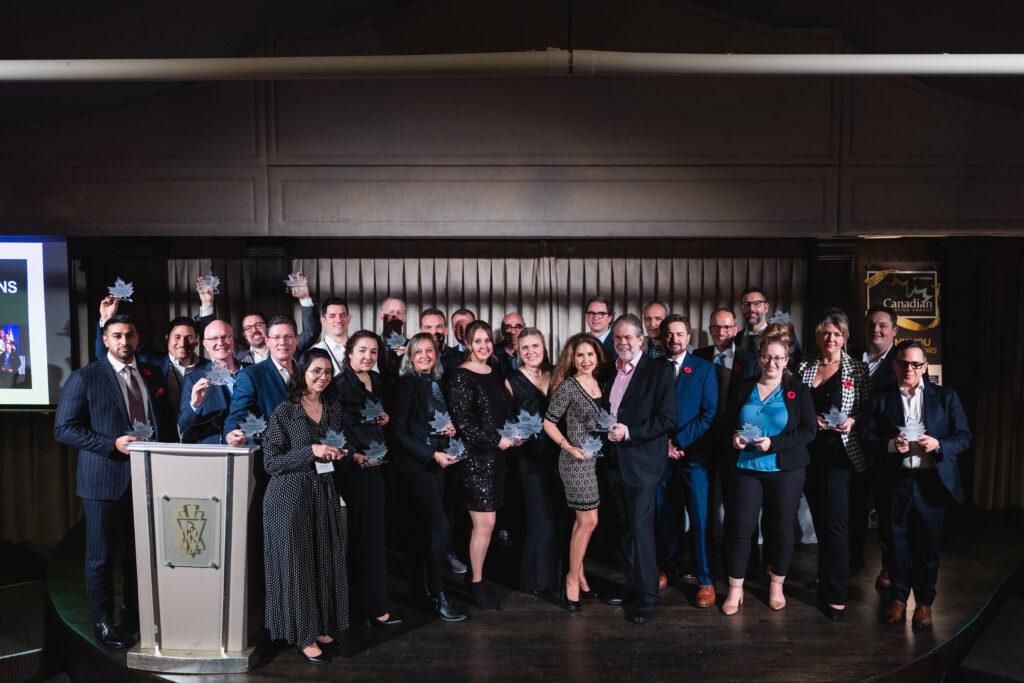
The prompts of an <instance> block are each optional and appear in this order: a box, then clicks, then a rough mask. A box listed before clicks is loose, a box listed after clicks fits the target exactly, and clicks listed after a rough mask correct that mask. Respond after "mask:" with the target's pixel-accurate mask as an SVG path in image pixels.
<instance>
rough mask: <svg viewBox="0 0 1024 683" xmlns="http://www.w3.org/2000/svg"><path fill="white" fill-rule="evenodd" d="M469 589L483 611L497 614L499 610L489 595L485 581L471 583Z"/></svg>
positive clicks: (474, 600)
mask: <svg viewBox="0 0 1024 683" xmlns="http://www.w3.org/2000/svg"><path fill="white" fill-rule="evenodd" d="M469 588H470V590H471V591H472V592H473V602H474V603H476V606H477V607H479V608H480V609H482V610H487V611H488V612H495V611H497V609H498V605H497V603H495V602H494V599H493V598H492V597H491V596H490V595H488V594H487V586H485V585H484V582H483V581H470V583H469Z"/></svg>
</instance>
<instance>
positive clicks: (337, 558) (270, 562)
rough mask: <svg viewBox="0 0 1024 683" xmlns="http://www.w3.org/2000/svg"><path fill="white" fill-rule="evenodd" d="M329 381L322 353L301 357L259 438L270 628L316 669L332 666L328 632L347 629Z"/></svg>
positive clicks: (336, 415)
mask: <svg viewBox="0 0 1024 683" xmlns="http://www.w3.org/2000/svg"><path fill="white" fill-rule="evenodd" d="M333 375H334V369H333V366H332V365H331V357H330V356H329V355H328V354H327V352H326V351H324V350H323V349H310V350H309V351H307V352H306V353H305V354H303V356H302V358H301V359H300V360H299V362H298V363H297V364H296V367H295V372H294V373H293V374H292V377H291V380H290V381H289V382H288V392H287V394H286V395H285V399H284V401H282V402H281V404H280V405H279V406H278V407H277V409H276V410H275V411H274V413H273V414H272V415H271V416H270V420H269V421H268V424H267V430H266V433H265V434H264V437H263V453H264V457H263V466H264V468H265V469H266V470H267V473H268V474H269V475H270V483H269V484H268V485H267V492H266V496H265V497H264V499H263V535H264V539H265V541H264V546H263V563H264V567H265V569H266V584H267V600H266V611H265V618H266V623H267V628H268V629H269V630H270V636H271V637H272V638H273V639H275V640H285V641H287V642H288V643H289V644H290V645H295V646H296V648H297V649H298V651H299V654H301V655H302V656H303V657H304V658H305V659H306V660H308V661H310V662H313V663H316V664H323V663H326V662H327V661H329V657H328V655H327V653H326V652H325V649H326V648H327V647H329V646H333V645H334V640H333V638H332V637H331V636H330V635H328V631H329V630H331V629H333V630H341V629H346V628H348V575H347V572H346V569H345V542H344V540H343V539H342V529H341V507H340V506H339V504H338V494H337V493H336V492H335V488H334V480H333V478H332V477H331V475H330V468H331V467H332V466H333V463H334V461H336V460H340V459H341V458H344V457H345V456H346V455H347V454H348V453H347V451H342V450H338V449H337V448H335V447H333V446H327V445H324V444H323V443H321V441H322V440H323V439H324V438H325V437H326V436H327V432H328V430H332V431H336V432H340V431H341V429H342V413H341V405H340V404H339V403H338V401H337V398H336V397H335V394H336V391H335V385H334V383H333V382H332V379H333ZM296 568H301V570H300V571H296Z"/></svg>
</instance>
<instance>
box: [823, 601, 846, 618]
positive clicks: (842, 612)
mask: <svg viewBox="0 0 1024 683" xmlns="http://www.w3.org/2000/svg"><path fill="white" fill-rule="evenodd" d="M821 611H822V612H823V613H824V614H825V616H826V617H828V618H829V619H831V620H832V621H839V620H840V619H842V618H843V617H844V616H846V608H845V607H844V608H843V609H836V608H835V607H833V606H832V605H829V604H827V603H822V605H821Z"/></svg>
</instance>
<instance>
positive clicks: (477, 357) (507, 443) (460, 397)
mask: <svg viewBox="0 0 1024 683" xmlns="http://www.w3.org/2000/svg"><path fill="white" fill-rule="evenodd" d="M466 346H467V348H466V361H465V362H464V363H463V364H462V365H460V366H459V367H458V368H456V369H455V372H453V373H452V377H451V379H450V380H449V381H448V407H449V408H450V409H451V414H452V421H453V422H454V423H455V429H456V432H457V433H458V436H459V438H460V439H462V442H463V443H464V444H465V446H466V461H465V462H464V463H463V464H462V465H461V466H460V467H459V471H458V472H457V475H458V477H457V478H456V495H457V497H458V501H459V505H461V506H462V507H463V508H465V509H467V510H469V517H470V519H471V520H472V522H473V531H472V534H471V535H470V539H469V561H470V566H471V571H472V573H471V574H470V581H471V583H470V586H471V587H472V590H473V601H474V602H475V603H476V605H477V607H480V608H481V609H486V610H495V609H498V606H497V603H496V602H495V598H496V595H495V594H494V593H493V591H491V590H488V587H487V586H486V585H485V584H484V580H483V578H484V559H485V558H486V557H487V548H488V547H489V546H490V544H491V534H492V533H493V531H494V520H495V517H496V513H497V510H498V508H500V507H501V506H502V503H503V501H504V487H503V484H504V477H505V451H506V450H507V449H508V448H511V447H512V446H518V445H519V442H518V441H512V440H511V439H508V438H507V437H504V436H501V435H499V434H498V430H499V429H501V428H502V427H503V426H504V424H505V418H506V417H507V415H508V401H507V398H506V395H505V387H504V383H503V382H502V379H501V375H500V374H498V372H497V371H495V370H493V369H492V368H491V366H490V365H488V364H487V359H488V358H490V357H491V353H492V352H493V350H494V338H493V337H492V336H491V327H490V325H488V324H487V323H486V322H484V321H483V320H475V321H473V322H472V323H470V324H469V325H467V326H466Z"/></svg>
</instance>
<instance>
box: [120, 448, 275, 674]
mask: <svg viewBox="0 0 1024 683" xmlns="http://www.w3.org/2000/svg"><path fill="white" fill-rule="evenodd" d="M128 448H129V450H130V451H131V463H132V503H133V506H134V519H135V555H136V561H137V566H138V578H139V624H140V628H139V631H140V641H139V643H138V644H137V645H136V646H135V647H133V648H132V649H131V650H129V652H128V667H129V668H133V669H143V670H147V671H161V672H167V673H238V672H244V671H248V670H249V669H250V668H252V666H253V665H254V664H255V662H256V652H255V648H254V647H252V646H250V644H249V639H250V637H251V635H252V634H250V633H249V630H250V629H249V624H248V614H247V612H248V590H249V587H248V585H247V578H246V577H247V575H248V571H247V570H248V566H247V558H246V540H247V539H246V532H247V522H248V508H249V503H250V499H251V497H252V491H253V476H252V459H253V454H254V453H255V452H256V451H257V450H258V448H259V447H258V446H244V447H241V448H234V447H232V446H221V445H207V444H178V443H153V442H145V441H137V442H133V443H131V444H129V446H128Z"/></svg>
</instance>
